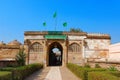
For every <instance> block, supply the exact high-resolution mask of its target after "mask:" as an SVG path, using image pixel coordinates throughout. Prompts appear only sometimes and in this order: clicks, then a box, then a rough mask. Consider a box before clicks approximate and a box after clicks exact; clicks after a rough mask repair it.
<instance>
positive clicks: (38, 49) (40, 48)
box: [30, 42, 43, 54]
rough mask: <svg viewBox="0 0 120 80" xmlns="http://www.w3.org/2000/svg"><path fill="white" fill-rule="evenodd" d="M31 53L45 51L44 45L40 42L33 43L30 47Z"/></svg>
mask: <svg viewBox="0 0 120 80" xmlns="http://www.w3.org/2000/svg"><path fill="white" fill-rule="evenodd" d="M31 53H43V46H42V45H41V44H40V43H38V42H35V43H33V44H32V45H31V47H30V54H31Z"/></svg>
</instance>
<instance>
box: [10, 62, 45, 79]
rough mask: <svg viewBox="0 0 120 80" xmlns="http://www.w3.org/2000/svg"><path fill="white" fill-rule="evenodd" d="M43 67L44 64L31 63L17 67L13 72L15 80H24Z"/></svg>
mask: <svg viewBox="0 0 120 80" xmlns="http://www.w3.org/2000/svg"><path fill="white" fill-rule="evenodd" d="M41 68H43V65H41V64H30V65H27V66H21V67H17V68H15V69H14V70H13V71H12V73H13V79H14V80H23V79H25V78H26V77H27V76H29V75H30V74H32V73H33V72H35V71H37V70H39V69H41Z"/></svg>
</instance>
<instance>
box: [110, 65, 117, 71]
mask: <svg viewBox="0 0 120 80" xmlns="http://www.w3.org/2000/svg"><path fill="white" fill-rule="evenodd" d="M108 71H118V70H117V68H115V67H114V66H110V67H109V68H108Z"/></svg>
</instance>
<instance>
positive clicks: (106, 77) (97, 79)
mask: <svg viewBox="0 0 120 80" xmlns="http://www.w3.org/2000/svg"><path fill="white" fill-rule="evenodd" d="M88 80H120V78H119V77H116V76H114V75H111V74H108V73H106V72H89V73H88Z"/></svg>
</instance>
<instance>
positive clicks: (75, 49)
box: [68, 43, 81, 53]
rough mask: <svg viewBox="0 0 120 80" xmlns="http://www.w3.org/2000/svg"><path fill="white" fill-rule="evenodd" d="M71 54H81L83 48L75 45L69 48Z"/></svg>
mask: <svg viewBox="0 0 120 80" xmlns="http://www.w3.org/2000/svg"><path fill="white" fill-rule="evenodd" d="M68 52H69V53H81V47H80V46H79V45H78V44H77V43H73V44H71V45H70V46H69V48H68Z"/></svg>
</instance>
